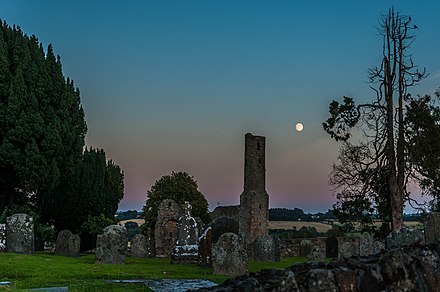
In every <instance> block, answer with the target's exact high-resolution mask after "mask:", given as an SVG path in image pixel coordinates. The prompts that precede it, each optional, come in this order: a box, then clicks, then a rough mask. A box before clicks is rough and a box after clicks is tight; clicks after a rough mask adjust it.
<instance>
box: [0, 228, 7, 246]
mask: <svg viewBox="0 0 440 292" xmlns="http://www.w3.org/2000/svg"><path fill="white" fill-rule="evenodd" d="M2 251H6V224H0V252H2Z"/></svg>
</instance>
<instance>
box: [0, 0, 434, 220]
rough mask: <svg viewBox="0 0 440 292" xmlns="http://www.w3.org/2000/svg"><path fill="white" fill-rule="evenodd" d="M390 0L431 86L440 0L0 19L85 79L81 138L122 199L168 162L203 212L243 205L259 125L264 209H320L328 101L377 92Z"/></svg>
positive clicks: (84, 7) (426, 89) (67, 8)
mask: <svg viewBox="0 0 440 292" xmlns="http://www.w3.org/2000/svg"><path fill="white" fill-rule="evenodd" d="M392 6H394V7H395V8H396V9H397V10H398V11H400V12H401V13H403V14H408V15H411V17H412V19H413V21H414V23H415V24H416V25H417V26H418V28H419V29H418V32H417V39H416V41H415V42H414V44H413V46H412V52H413V53H414V55H413V59H414V61H415V63H416V64H417V65H419V66H420V67H426V69H427V72H429V73H430V75H429V77H428V78H427V79H425V80H424V81H422V83H421V84H420V85H419V86H417V87H415V88H413V89H412V90H411V93H413V94H432V93H433V92H434V91H435V90H436V89H437V88H438V87H440V58H439V55H438V51H439V48H440V26H439V24H438V11H440V1H434V0H432V1H402V0H401V1H379V0H370V1H353V0H350V1H348V0H347V1H336V0H335V1H327V0H321V1H311V0H308V1H306V0H304V1H282V0H279V1H243V0H224V1H218V0H217V1H214V0H212V1H210V0H203V1H191V0H188V1H177V0H176V1H168V0H160V1H159V0H157V1H122V0H121V1H104V0H103V1H97V0H87V1H85V0H84V1H55V0H52V1H49V0H39V1H35V0H28V1H24V0H10V1H9V0H0V19H2V20H3V21H6V22H7V23H8V24H10V25H13V24H15V25H18V26H20V27H21V29H22V30H23V31H24V32H25V33H26V34H27V35H36V36H37V37H38V39H39V41H40V42H42V43H43V45H44V46H45V47H47V45H49V44H53V47H54V51H55V53H56V54H58V55H60V56H61V62H62V65H63V72H64V75H65V77H70V78H71V79H73V80H74V81H75V85H76V86H77V87H78V88H79V89H80V91H81V101H82V105H83V107H84V110H85V114H86V121H87V125H88V132H87V136H86V145H87V146H92V147H95V148H102V149H104V150H105V152H106V154H107V158H108V159H112V160H113V161H114V162H115V163H116V164H118V165H119V166H120V167H121V168H122V169H123V170H124V175H125V196H124V199H123V200H122V201H121V203H120V204H119V209H120V210H128V209H136V210H141V209H142V206H143V205H144V203H145V200H146V199H147V195H146V193H147V190H149V189H150V188H151V186H152V185H153V184H154V183H155V181H156V180H158V179H160V177H162V176H163V175H167V174H170V173H171V172H172V171H186V172H188V173H189V174H190V175H192V176H194V179H195V180H196V181H197V183H198V185H199V189H200V191H201V192H202V193H203V194H204V195H205V197H206V199H207V200H208V203H209V206H210V209H211V210H212V209H213V208H215V207H216V206H218V205H236V204H239V197H240V194H241V192H242V190H243V164H244V157H243V155H244V135H245V134H246V133H253V134H254V135H262V136H265V137H266V170H267V171H266V189H267V192H268V193H269V195H270V199H269V205H270V207H271V208H274V207H283V208H301V209H303V210H304V211H306V212H317V211H326V210H328V209H329V208H331V206H332V204H333V203H334V202H335V197H334V196H333V194H332V190H331V189H330V187H329V186H328V176H329V173H330V171H331V167H332V163H333V162H335V161H336V158H337V154H338V148H339V146H340V145H339V144H338V143H336V142H334V141H333V140H331V139H330V137H329V136H328V135H327V134H326V133H325V132H324V131H323V130H322V122H324V121H325V120H326V119H327V118H328V105H329V103H330V102H331V101H332V100H333V99H341V97H342V96H344V95H346V96H351V97H354V98H355V99H356V100H358V101H369V100H371V99H372V98H373V93H374V92H373V91H372V90H371V89H369V84H368V83H367V82H366V81H367V70H368V68H370V67H371V66H373V65H378V64H379V63H380V60H381V41H382V40H381V38H380V36H379V35H378V32H377V26H378V18H379V16H380V15H382V14H384V13H386V12H387V11H388V9H389V8H390V7H392ZM297 122H301V123H303V124H304V130H303V131H302V132H296V131H295V124H296V123H297Z"/></svg>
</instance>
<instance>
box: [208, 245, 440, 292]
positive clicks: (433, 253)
mask: <svg viewBox="0 0 440 292" xmlns="http://www.w3.org/2000/svg"><path fill="white" fill-rule="evenodd" d="M439 270H440V243H437V244H430V245H411V246H403V247H397V248H394V249H391V250H386V251H384V252H382V253H378V254H374V255H371V256H368V257H359V256H355V257H351V258H344V259H340V260H337V261H334V262H331V263H314V262H308V263H300V264H296V265H293V266H291V267H289V268H287V269H286V270H285V271H282V272H284V275H285V276H277V275H281V274H282V273H281V271H279V270H263V271H261V272H257V273H249V274H247V275H243V276H241V277H238V278H235V279H230V280H227V281H225V282H224V283H223V284H221V285H219V286H215V287H210V288H204V289H202V290H200V291H253V290H252V289H255V291H359V292H370V291H439V287H440V273H439ZM288 273H292V278H293V279H294V280H295V283H296V285H292V286H290V287H289V286H286V284H285V283H286V281H287V280H286V276H287V275H288ZM287 278H288V277H287ZM273 287H275V288H273ZM276 287H286V288H276ZM262 289H265V290H262Z"/></svg>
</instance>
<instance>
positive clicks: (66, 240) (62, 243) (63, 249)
mask: <svg viewBox="0 0 440 292" xmlns="http://www.w3.org/2000/svg"><path fill="white" fill-rule="evenodd" d="M80 246H81V239H80V237H79V235H78V234H73V233H72V232H71V231H70V230H61V231H60V232H59V233H58V236H57V241H56V243H55V254H57V255H63V256H69V257H76V256H78V255H79V250H80Z"/></svg>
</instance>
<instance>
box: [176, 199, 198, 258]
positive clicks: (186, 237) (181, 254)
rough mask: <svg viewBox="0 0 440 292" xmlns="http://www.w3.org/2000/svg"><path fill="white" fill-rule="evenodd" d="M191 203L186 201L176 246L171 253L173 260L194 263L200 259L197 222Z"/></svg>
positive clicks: (179, 223)
mask: <svg viewBox="0 0 440 292" xmlns="http://www.w3.org/2000/svg"><path fill="white" fill-rule="evenodd" d="M191 209H192V207H191V205H190V204H189V202H185V211H184V215H183V216H182V217H180V218H179V222H178V225H177V226H178V233H177V240H176V246H175V247H174V250H173V253H172V255H171V262H172V263H173V264H176V263H194V264H196V263H197V262H198V259H199V246H198V240H197V239H198V229H197V222H196V220H195V219H194V217H192V216H191V213H190V212H191Z"/></svg>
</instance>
